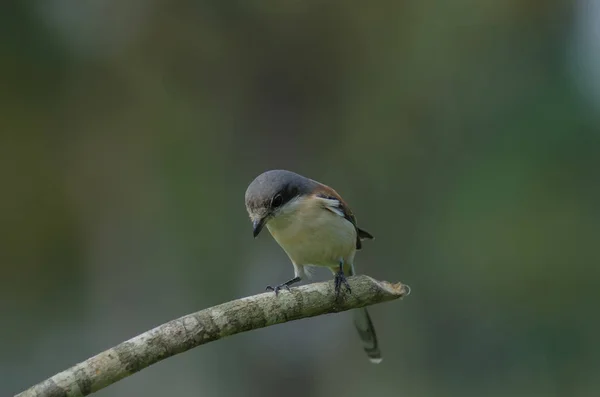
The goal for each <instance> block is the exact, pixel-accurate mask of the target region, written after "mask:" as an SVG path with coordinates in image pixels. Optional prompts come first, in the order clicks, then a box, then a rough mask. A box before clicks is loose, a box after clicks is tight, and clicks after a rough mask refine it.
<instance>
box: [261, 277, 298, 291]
mask: <svg viewBox="0 0 600 397" xmlns="http://www.w3.org/2000/svg"><path fill="white" fill-rule="evenodd" d="M300 280H302V279H301V278H300V277H294V278H293V279H291V280H288V281H286V282H285V283H283V284H279V285H278V286H277V287H275V288H273V287H271V286H270V285H267V291H275V295H278V294H279V291H280V290H281V289H283V288H285V289H287V290H288V291H289V290H290V285H292V284H295V283H297V282H299V281H300Z"/></svg>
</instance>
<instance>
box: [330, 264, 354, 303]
mask: <svg viewBox="0 0 600 397" xmlns="http://www.w3.org/2000/svg"><path fill="white" fill-rule="evenodd" d="M334 281H335V296H336V299H337V298H339V297H340V292H341V289H342V284H344V287H346V289H347V290H348V292H349V293H352V290H351V289H350V284H348V280H346V276H345V275H344V261H343V260H340V270H339V271H338V272H337V273H336V274H335V279H334Z"/></svg>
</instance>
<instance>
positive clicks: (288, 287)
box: [266, 283, 290, 296]
mask: <svg viewBox="0 0 600 397" xmlns="http://www.w3.org/2000/svg"><path fill="white" fill-rule="evenodd" d="M282 289H286V290H288V291H289V290H290V286H289V285H287V284H285V283H284V284H279V285H278V286H276V287H275V288H273V287H272V286H270V285H267V288H266V290H267V291H275V296H277V295H279V291H281V290H282Z"/></svg>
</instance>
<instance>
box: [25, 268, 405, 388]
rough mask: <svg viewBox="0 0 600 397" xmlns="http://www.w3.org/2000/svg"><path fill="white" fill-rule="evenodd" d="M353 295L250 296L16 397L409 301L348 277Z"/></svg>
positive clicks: (327, 290) (311, 290)
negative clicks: (252, 334)
mask: <svg viewBox="0 0 600 397" xmlns="http://www.w3.org/2000/svg"><path fill="white" fill-rule="evenodd" d="M348 282H349V283H350V286H351V288H352V293H346V294H345V295H344V299H342V300H340V301H339V302H336V300H335V293H334V289H333V282H331V281H330V282H320V283H313V284H308V285H304V286H301V287H298V288H292V289H291V291H290V292H288V291H282V292H281V293H279V296H277V297H276V296H274V294H273V292H268V293H263V294H260V295H254V296H249V297H246V298H241V299H237V300H234V301H231V302H227V303H223V304H221V305H218V306H214V307H211V308H208V309H204V310H201V311H199V312H196V313H192V314H188V315H187V316H183V317H180V318H178V319H176V320H172V321H169V322H168V323H165V324H163V325H160V326H158V327H156V328H154V329H151V330H150V331H147V332H144V333H143V334H141V335H138V336H136V337H134V338H132V339H129V340H128V341H125V342H123V343H121V344H119V345H117V346H115V347H113V348H111V349H108V350H106V351H104V352H102V353H100V354H98V355H96V356H94V357H91V358H89V359H87V360H86V361H83V362H81V363H79V364H77V365H75V366H73V367H71V368H69V369H67V370H65V371H63V372H60V373H58V374H56V375H54V376H53V377H51V378H49V379H46V380H45V381H43V382H41V383H38V384H37V385H35V386H33V387H31V388H29V389H27V390H25V391H24V392H22V393H20V394H17V395H16V396H15V397H41V396H44V397H50V396H52V397H59V396H60V397H67V396H69V397H71V396H86V395H88V394H91V393H94V392H96V391H98V390H100V389H103V388H105V387H106V386H108V385H111V384H113V383H115V382H117V381H119V380H121V379H123V378H125V377H127V376H129V375H132V374H134V373H136V372H138V371H140V370H142V369H144V368H146V367H148V366H150V365H152V364H154V363H157V362H159V361H161V360H164V359H165V358H168V357H171V356H174V355H175V354H179V353H183V352H185V351H187V350H190V349H192V348H194V347H196V346H200V345H203V344H205V343H209V342H212V341H215V340H218V339H222V338H225V337H226V336H230V335H235V334H237V333H240V332H245V331H250V330H253V329H258V328H263V327H268V326H270V325H275V324H280V323H284V322H287V321H293V320H298V319H301V318H306V317H313V316H318V315H321V314H327V313H337V312H341V311H345V310H349V309H355V308H359V307H363V306H368V305H373V304H376V303H381V302H385V301H389V300H392V299H397V298H401V297H403V296H406V295H408V293H409V291H410V290H409V288H408V286H406V285H403V284H401V283H397V284H390V283H388V282H386V281H377V280H374V279H372V278H370V277H367V276H356V277H349V278H348Z"/></svg>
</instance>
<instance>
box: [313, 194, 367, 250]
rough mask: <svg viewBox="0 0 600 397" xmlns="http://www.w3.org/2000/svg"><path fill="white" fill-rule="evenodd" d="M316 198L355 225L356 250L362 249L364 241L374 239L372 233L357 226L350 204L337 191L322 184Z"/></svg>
mask: <svg viewBox="0 0 600 397" xmlns="http://www.w3.org/2000/svg"><path fill="white" fill-rule="evenodd" d="M315 196H316V197H317V198H319V199H321V200H322V202H323V204H324V207H325V208H326V209H328V210H329V211H331V212H333V213H334V214H337V215H339V216H341V217H343V218H344V219H346V220H347V221H348V222H350V223H352V225H354V228H355V229H356V249H361V248H362V243H361V241H362V240H365V239H369V240H371V239H373V235H371V233H369V232H367V231H366V230H363V229H360V228H359V227H358V226H357V224H356V217H355V216H354V214H353V213H352V210H351V209H350V207H349V206H348V204H346V202H345V201H344V199H342V197H341V196H340V195H339V194H338V193H337V192H336V191H335V190H333V189H332V188H330V187H329V186H325V185H323V184H320V186H319V188H318V190H317V192H316V193H315Z"/></svg>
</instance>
